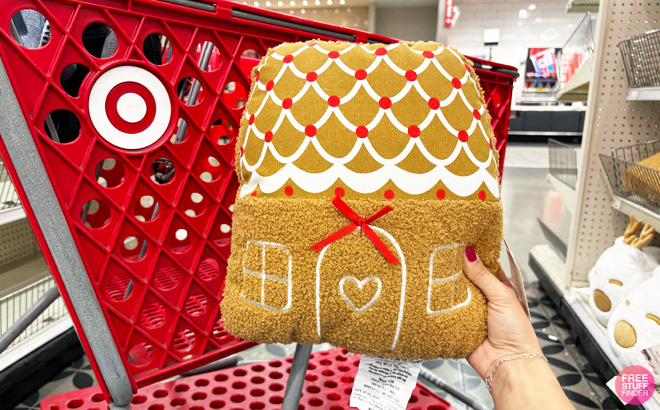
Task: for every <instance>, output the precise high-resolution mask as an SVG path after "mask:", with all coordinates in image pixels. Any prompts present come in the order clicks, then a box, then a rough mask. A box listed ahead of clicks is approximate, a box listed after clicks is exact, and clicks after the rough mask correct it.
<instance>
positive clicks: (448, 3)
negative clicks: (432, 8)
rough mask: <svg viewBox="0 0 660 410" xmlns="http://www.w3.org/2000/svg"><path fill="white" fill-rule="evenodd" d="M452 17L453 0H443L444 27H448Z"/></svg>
mask: <svg viewBox="0 0 660 410" xmlns="http://www.w3.org/2000/svg"><path fill="white" fill-rule="evenodd" d="M453 19H454V0H445V27H447V28H450V27H451V23H452V20H453Z"/></svg>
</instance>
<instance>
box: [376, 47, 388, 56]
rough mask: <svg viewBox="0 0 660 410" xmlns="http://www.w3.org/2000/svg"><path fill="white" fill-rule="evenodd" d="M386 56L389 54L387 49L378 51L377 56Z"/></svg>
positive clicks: (383, 48) (382, 48)
mask: <svg viewBox="0 0 660 410" xmlns="http://www.w3.org/2000/svg"><path fill="white" fill-rule="evenodd" d="M385 54H387V50H386V49H385V47H381V48H379V49H378V50H376V55H377V56H384V55H385Z"/></svg>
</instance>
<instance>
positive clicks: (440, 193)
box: [435, 189, 445, 199]
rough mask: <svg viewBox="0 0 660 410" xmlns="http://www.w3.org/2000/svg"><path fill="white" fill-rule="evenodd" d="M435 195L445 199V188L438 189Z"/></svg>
mask: <svg viewBox="0 0 660 410" xmlns="http://www.w3.org/2000/svg"><path fill="white" fill-rule="evenodd" d="M435 196H436V197H437V198H438V199H445V190H444V189H438V190H437V191H435Z"/></svg>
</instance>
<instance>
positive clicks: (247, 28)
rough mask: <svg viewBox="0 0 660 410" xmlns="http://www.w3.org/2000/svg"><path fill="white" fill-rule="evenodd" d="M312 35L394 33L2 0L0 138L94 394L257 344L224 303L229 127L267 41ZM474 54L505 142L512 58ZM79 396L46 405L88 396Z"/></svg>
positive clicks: (234, 8)
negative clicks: (227, 324) (95, 386)
mask: <svg viewBox="0 0 660 410" xmlns="http://www.w3.org/2000/svg"><path fill="white" fill-rule="evenodd" d="M17 16H18V17H17ZM39 19H43V22H46V21H47V22H48V23H47V24H45V23H44V24H42V26H43V27H44V30H43V31H42V32H40V33H39V35H38V38H36V39H35V38H29V33H28V31H29V30H27V31H26V30H25V28H28V27H29V26H30V24H35V23H34V22H35V21H39ZM26 33H27V34H26ZM26 35H27V36H28V37H26ZM313 38H320V39H335V40H345V41H354V42H386V43H387V42H393V41H396V40H394V39H391V38H387V37H383V36H378V35H374V34H370V33H366V32H362V31H357V30H351V29H347V28H341V27H335V26H331V25H327V24H323V23H318V22H311V21H307V20H302V19H299V18H295V17H291V16H285V15H282V14H278V13H274V12H270V11H267V10H261V9H256V8H252V7H249V6H245V5H242V4H239V3H235V2H229V1H218V2H201V1H193V0H132V1H128V2H123V1H115V0H16V1H13V2H11V3H9V4H5V5H4V7H3V9H2V11H1V12H0V57H1V58H2V65H0V94H1V95H3V99H2V100H1V101H0V112H2V116H1V117H0V134H1V135H2V138H1V141H0V154H1V155H2V158H3V159H4V160H5V163H6V165H7V168H8V170H9V172H10V174H11V176H12V179H13V181H14V183H15V184H16V187H17V191H18V192H19V195H20V197H21V200H22V203H23V204H24V207H25V209H26V213H27V215H28V218H29V220H30V222H31V224H32V226H33V228H34V230H35V234H36V236H37V239H38V241H39V243H40V245H41V248H42V250H43V252H44V255H45V258H46V261H47V262H48V265H49V267H50V269H51V272H52V273H53V276H54V277H55V280H56V282H57V284H58V287H59V289H60V292H61V294H62V296H63V298H64V300H65V302H66V304H67V307H68V309H69V311H70V313H71V316H72V318H73V322H74V325H75V327H76V330H77V331H78V335H79V337H80V339H81V342H82V345H83V347H84V349H85V351H86V352H87V354H88V356H89V359H90V362H91V364H92V367H93V369H94V372H95V374H96V377H97V379H98V382H99V386H100V392H101V394H102V396H99V395H98V394H92V395H88V396H89V397H91V399H90V400H91V402H89V403H92V402H93V403H97V404H93V405H92V404H90V405H92V406H94V407H96V406H98V401H99V400H97V399H98V398H99V397H102V398H103V400H106V401H108V402H110V403H112V405H113V407H114V408H126V407H127V406H129V405H130V403H131V401H133V403H134V404H140V403H139V399H138V401H137V402H136V401H135V400H136V398H137V397H141V396H139V395H138V396H134V395H133V394H134V392H135V391H137V389H138V388H140V387H142V386H146V385H149V384H152V383H154V382H156V381H159V380H163V379H166V378H169V377H171V376H174V375H177V374H180V373H182V372H185V371H187V370H190V369H193V368H196V367H199V366H202V365H204V364H206V363H209V362H212V361H215V360H218V359H220V358H222V357H225V356H228V355H231V354H234V353H236V352H239V351H241V350H244V349H246V348H248V347H251V346H252V344H250V343H247V342H245V341H241V340H237V339H235V338H233V337H232V336H231V335H230V334H229V333H228V332H226V331H225V330H224V328H223V324H222V315H221V312H220V310H219V303H220V299H221V295H222V290H223V286H224V277H225V269H226V263H227V258H228V256H229V251H230V238H231V217H232V207H233V203H234V199H235V196H236V190H237V187H238V183H237V180H236V177H235V176H234V174H233V164H234V154H235V148H234V141H235V136H236V133H237V131H238V128H239V123H240V115H241V112H242V109H243V106H244V104H245V101H246V100H247V94H248V91H249V87H250V76H249V74H250V71H251V69H252V67H254V66H255V65H256V64H257V63H258V61H259V57H260V56H262V55H265V54H266V52H267V50H268V48H270V47H273V46H275V45H277V44H279V43H282V42H285V41H304V40H308V39H313ZM473 61H474V62H475V67H476V70H477V73H478V74H479V76H480V78H481V83H482V86H483V88H484V90H485V92H486V96H487V102H488V108H489V111H490V113H491V115H492V116H493V127H494V129H495V133H496V137H497V147H498V148H499V150H500V156H501V159H503V156H504V149H505V146H506V130H507V126H508V116H509V110H510V98H511V88H512V85H513V74H515V69H513V68H512V67H508V66H502V65H498V64H494V63H490V62H486V61H482V60H478V59H473ZM294 364H295V363H294ZM310 371H312V373H309V374H311V375H313V374H314V373H313V370H310ZM292 373H293V372H292ZM219 374H224V373H219ZM234 374H235V373H234ZM303 375H304V368H303ZM310 377H312V376H310ZM337 377H341V376H340V375H337ZM220 378H222V377H220ZM200 380H202V379H200ZM216 381H218V379H216ZM246 383H247V382H246ZM197 386H198V387H203V386H200V385H197ZM170 387H171V388H172V389H174V391H176V388H177V385H176V384H172V385H171V386H170ZM226 388H227V389H228V387H226ZM156 390H158V389H156ZM156 390H154V391H156ZM97 392H98V391H97ZM87 393H88V392H85V393H84V394H87ZM155 394H156V393H154V395H155ZM305 394H310V395H311V396H309V397H313V394H314V393H310V392H309V391H308V392H307V393H305ZM73 396H75V395H73ZM73 396H72V395H69V396H63V397H62V398H61V400H62V401H58V400H60V399H57V398H54V399H52V400H50V401H48V403H50V404H48V405H49V406H50V407H48V408H49V409H51V410H55V409H56V408H59V409H62V408H67V407H69V408H74V407H80V406H82V404H83V403H87V401H85V400H83V399H80V400H83V401H82V402H81V401H79V400H78V399H75V398H72V397H73ZM85 397H87V396H85ZM154 397H156V398H157V396H154ZM309 397H308V398H309ZM74 399H75V400H74ZM435 399H436V400H439V398H437V397H435ZM76 400H77V401H76ZM275 401H277V400H275ZM439 402H441V401H439ZM57 403H60V404H61V405H60V406H59V407H58V405H57ZM89 403H88V404H89ZM209 403H210V404H209V406H210V407H212V408H214V407H213V404H212V403H211V402H209ZM236 403H238V402H236ZM255 403H256V401H255ZM260 403H261V402H260ZM262 404H263V403H262ZM344 404H345V403H344ZM169 405H171V406H175V407H176V406H177V405H176V403H175V402H174V401H171V402H169ZM273 405H274V406H278V405H279V403H272V402H271V403H269V404H267V406H268V408H271V406H273ZM85 406H87V404H85ZM186 406H187V405H186ZM236 406H237V407H238V408H247V407H246V406H249V408H264V407H259V406H260V405H255V406H256V407H252V405H251V404H249V403H248V402H247V401H246V402H244V403H243V404H236ZM264 406H266V404H264ZM157 408H160V409H162V408H164V407H154V410H156V409H157ZM191 408H192V407H191ZM273 408H274V407H273ZM442 408H445V407H442Z"/></svg>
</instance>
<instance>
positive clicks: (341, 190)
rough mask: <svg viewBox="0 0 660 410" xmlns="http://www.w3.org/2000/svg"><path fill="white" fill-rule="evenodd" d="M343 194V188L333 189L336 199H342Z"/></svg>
mask: <svg viewBox="0 0 660 410" xmlns="http://www.w3.org/2000/svg"><path fill="white" fill-rule="evenodd" d="M344 194H345V192H344V188H342V187H340V186H338V187H337V188H335V195H337V196H338V197H342V196H344Z"/></svg>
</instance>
